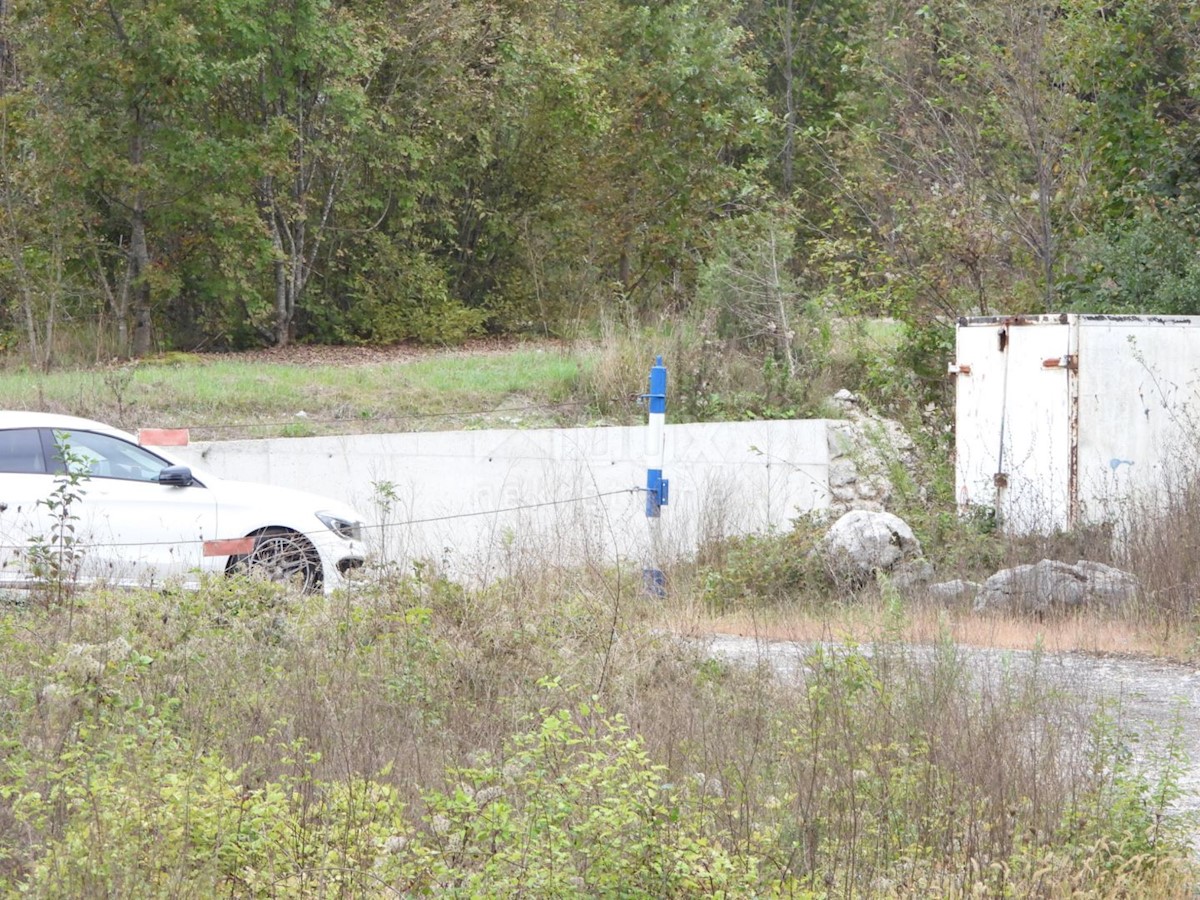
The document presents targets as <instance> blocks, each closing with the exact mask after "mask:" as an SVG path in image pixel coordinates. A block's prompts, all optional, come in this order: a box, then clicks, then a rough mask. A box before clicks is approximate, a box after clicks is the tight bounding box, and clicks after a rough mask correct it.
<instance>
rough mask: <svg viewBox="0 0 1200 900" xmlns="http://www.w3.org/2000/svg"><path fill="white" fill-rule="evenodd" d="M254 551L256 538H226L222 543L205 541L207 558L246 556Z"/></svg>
mask: <svg viewBox="0 0 1200 900" xmlns="http://www.w3.org/2000/svg"><path fill="white" fill-rule="evenodd" d="M253 551H254V538H252V537H244V538H225V539H224V540H220V541H205V542H204V555H205V556H244V555H245V554H247V553H252V552H253Z"/></svg>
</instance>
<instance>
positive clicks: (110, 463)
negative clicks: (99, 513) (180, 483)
mask: <svg viewBox="0 0 1200 900" xmlns="http://www.w3.org/2000/svg"><path fill="white" fill-rule="evenodd" d="M54 442H55V444H56V445H57V446H58V448H59V453H58V455H57V457H56V459H55V462H54V465H55V469H56V471H58V472H62V471H63V470H64V469H65V466H64V465H63V460H64V459H69V460H71V461H72V462H74V463H75V464H76V465H77V466H78V467H79V470H80V471H81V472H82V473H83V474H85V475H88V476H90V477H92V478H123V479H126V480H128V481H157V480H158V474H159V472H161V471H162V470H163V469H165V468H166V467H167V466H168V465H169V463H168V462H167V461H166V460H164V459H162V458H160V457H158V456H155V455H154V454H153V453H151V452H150V451H148V450H146V449H144V448H142V447H139V446H138V445H137V444H131V443H129V441H123V440H121V439H120V438H115V437H110V436H109V435H107V434H97V433H95V432H93V431H55V432H54Z"/></svg>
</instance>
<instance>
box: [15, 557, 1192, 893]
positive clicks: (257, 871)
mask: <svg viewBox="0 0 1200 900" xmlns="http://www.w3.org/2000/svg"><path fill="white" fill-rule="evenodd" d="M652 612H653V611H652V610H651V609H649V608H648V607H647V606H646V605H645V604H644V601H642V600H641V599H640V598H639V597H638V595H636V594H633V593H632V591H631V587H630V585H628V584H625V583H623V582H622V581H620V580H619V578H618V577H617V576H616V575H612V574H603V573H599V574H593V575H590V576H580V575H577V574H568V573H559V574H557V575H547V574H546V571H545V570H543V572H542V575H541V576H540V579H538V578H535V577H533V576H532V573H522V574H521V576H520V577H519V578H515V579H512V580H508V581H505V582H501V583H497V584H494V585H491V586H489V587H486V588H479V589H467V588H464V587H462V586H459V585H456V584H453V583H450V582H448V581H446V580H444V579H442V578H440V577H437V576H436V575H435V574H433V573H432V572H431V571H430V570H429V569H426V568H422V569H418V570H417V571H416V572H415V573H414V574H411V575H407V576H403V577H395V576H393V577H391V578H389V579H386V580H383V581H380V582H379V583H377V584H374V585H373V586H371V587H368V588H367V589H365V590H362V591H360V592H359V593H356V594H355V595H353V596H350V595H338V596H335V597H332V598H329V599H326V598H300V597H297V596H294V595H289V594H286V593H284V592H282V591H281V589H279V588H278V587H276V586H273V585H269V584H257V583H251V582H238V581H232V582H226V581H221V580H217V581H213V582H211V583H209V584H208V585H207V586H206V587H204V588H203V589H202V590H200V591H199V592H195V593H170V592H147V593H138V594H128V593H122V594H105V593H93V594H90V595H88V596H87V597H86V600H71V601H69V603H68V604H54V605H51V606H49V607H43V606H34V607H16V606H6V607H4V608H3V610H2V612H0V638H2V639H3V641H4V644H5V648H6V652H5V654H4V655H3V657H2V659H0V685H2V687H3V690H2V691H0V717H2V719H3V722H4V744H3V747H4V752H3V754H2V755H0V835H2V839H0V844H2V845H3V846H4V848H5V853H4V856H3V858H2V859H0V884H2V885H3V886H4V890H6V891H10V892H16V891H18V890H20V891H24V892H26V893H29V894H31V895H34V896H101V895H109V896H112V895H119V894H122V895H129V894H135V895H137V896H214V895H233V896H273V897H314V896H379V897H390V896H412V895H425V894H436V895H449V896H464V897H466V896H471V897H476V896H513V895H515V894H523V895H526V896H534V897H546V898H550V897H562V896H581V897H582V896H623V897H627V896H646V897H667V896H680V897H682V896H687V897H693V896H712V897H750V896H762V895H782V896H796V897H826V896H828V897H834V896H837V897H843V896H872V897H875V896H883V897H887V896H892V897H902V896H913V897H915V896H934V895H936V896H974V895H975V894H976V893H978V892H981V891H982V892H984V893H986V894H989V895H1005V894H1011V895H1014V896H1028V895H1033V894H1036V895H1039V896H1063V897H1065V896H1077V895H1078V892H1079V891H1086V892H1088V894H1089V895H1091V896H1157V897H1170V896H1183V895H1184V894H1185V893H1186V890H1187V889H1186V888H1185V887H1184V885H1185V884H1186V883H1187V878H1188V876H1189V867H1190V862H1189V854H1188V852H1187V851H1186V850H1185V847H1184V843H1183V831H1182V830H1181V828H1182V827H1183V823H1182V822H1181V821H1180V820H1179V819H1177V818H1175V817H1174V816H1173V815H1172V814H1169V813H1168V805H1169V804H1170V802H1171V801H1172V798H1173V797H1174V795H1175V792H1176V791H1177V790H1178V787H1179V784H1178V780H1177V779H1178V775H1179V772H1178V769H1177V767H1175V766H1173V765H1172V764H1170V759H1163V760H1155V759H1151V758H1145V757H1138V758H1135V757H1132V756H1130V755H1129V754H1128V753H1127V752H1126V751H1125V747H1126V744H1125V740H1124V737H1123V735H1122V733H1121V731H1120V728H1119V727H1118V726H1117V725H1116V724H1115V721H1116V720H1114V719H1113V718H1111V717H1109V716H1106V715H1099V716H1093V715H1092V714H1091V713H1089V712H1088V711H1087V707H1085V706H1084V705H1082V704H1081V703H1080V702H1078V701H1073V700H1072V699H1071V697H1070V696H1069V695H1067V694H1064V693H1063V692H1062V690H1061V689H1060V688H1055V687H1053V686H1052V683H1051V682H1050V681H1049V680H1047V678H1046V677H1045V675H1044V673H1043V672H1042V669H1041V667H1040V666H1039V665H1038V664H1037V663H1036V660H1035V662H1034V664H1033V665H1031V666H1030V667H1028V668H1026V669H1022V670H1020V671H1012V672H1008V673H1002V672H990V673H989V672H984V673H981V672H980V671H978V669H977V667H975V666H974V665H972V664H969V663H968V662H967V661H965V660H964V659H963V658H962V657H961V656H960V654H959V652H958V651H957V650H956V649H955V648H954V646H953V645H951V644H950V643H948V642H945V641H943V642H942V643H941V644H939V646H938V647H937V649H936V651H935V652H934V653H933V655H932V657H931V658H926V657H923V656H921V655H920V654H918V653H915V652H913V651H910V650H906V649H904V647H903V646H901V645H899V644H894V643H887V642H886V641H885V643H883V644H880V645H877V646H876V648H875V649H874V651H873V652H870V653H868V652H865V651H863V650H861V649H859V648H857V647H855V646H853V645H848V646H828V647H825V648H822V649H817V650H813V651H811V652H806V653H805V654H804V655H802V656H797V657H795V658H793V659H791V660H787V662H788V665H787V666H786V667H785V668H786V669H793V668H795V669H796V670H798V671H799V673H800V674H799V675H798V677H799V679H800V680H799V683H792V682H790V681H789V680H788V676H783V675H780V676H776V675H773V674H772V672H771V666H770V665H769V664H768V662H767V660H766V659H765V658H764V659H763V660H761V661H760V662H759V664H758V665H754V664H753V661H746V662H738V661H736V660H733V659H730V658H728V657H725V656H721V655H713V654H712V653H710V652H709V651H707V650H706V647H705V644H704V642H691V641H686V640H682V639H679V638H675V637H670V636H668V635H666V634H664V633H662V632H658V631H654V630H651V629H650V628H648V627H647V624H648V623H649V622H650V621H652V619H651V616H652ZM1035 736H1036V739H1035Z"/></svg>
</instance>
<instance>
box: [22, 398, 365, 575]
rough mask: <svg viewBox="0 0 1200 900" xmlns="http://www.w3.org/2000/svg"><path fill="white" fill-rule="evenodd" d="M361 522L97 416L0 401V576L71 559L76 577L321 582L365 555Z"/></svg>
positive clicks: (315, 499)
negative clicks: (225, 472) (229, 576)
mask: <svg viewBox="0 0 1200 900" xmlns="http://www.w3.org/2000/svg"><path fill="white" fill-rule="evenodd" d="M64 460H66V461H67V462H69V463H70V470H71V471H72V472H75V473H76V474H75V475H74V476H73V477H71V476H68V475H67V468H66V466H65V465H64ZM67 494H75V495H77V498H76V499H74V500H71V501H69V502H68V503H67V506H66V509H65V511H64V509H63V506H62V500H63V498H64V497H65V495H67ZM64 512H65V514H64ZM64 524H65V525H67V526H68V530H67V531H65V532H64V531H62V526H63V525H64ZM362 530H363V523H362V519H361V517H360V516H359V515H358V514H357V513H356V512H355V511H354V510H353V509H351V508H350V507H348V506H346V505H345V504H343V503H340V502H338V501H336V500H330V499H326V498H324V497H319V496H316V495H314V494H308V493H305V492H302V491H293V490H288V489H285V488H278V487H271V486H268V485H262V484H251V483H247V482H239V481H226V480H224V479H221V478H217V477H216V476H213V475H210V474H207V473H204V472H201V471H199V470H198V469H196V468H194V467H190V466H187V465H181V464H180V463H179V462H178V461H177V460H174V459H172V458H171V457H170V456H169V455H167V454H166V453H164V452H163V451H162V450H160V449H159V448H155V449H153V450H151V449H149V448H147V447H144V446H140V445H139V444H138V442H137V439H136V438H135V437H133V435H130V434H127V433H125V432H123V431H119V430H117V429H115V428H110V427H109V426H107V425H103V424H101V423H100V422H93V421H91V420H89V419H80V418H76V417H74V416H61V415H54V414H50V413H36V412H5V411H0V553H2V556H0V586H3V585H6V584H7V585H10V586H16V585H25V586H28V585H31V584H36V583H37V582H38V580H39V572H38V567H39V559H40V560H41V565H42V568H43V569H45V565H46V560H47V559H49V560H51V561H54V560H57V564H59V565H60V566H62V569H65V568H66V566H63V565H62V561H63V559H64V558H67V559H69V560H70V561H71V567H72V571H70V572H69V573H67V572H63V571H61V569H60V571H59V576H58V577H64V576H65V575H68V574H69V576H70V577H71V578H73V579H74V578H78V579H79V581H81V582H83V583H102V584H122V585H155V584H162V583H164V582H166V581H174V582H181V583H195V582H197V581H198V576H199V574H200V573H203V572H216V573H221V572H224V573H231V572H237V571H248V572H251V573H257V574H261V575H265V576H266V577H268V578H271V579H272V580H275V581H285V582H289V583H294V584H296V585H298V586H299V587H301V588H303V589H304V590H305V591H309V592H315V591H320V590H324V591H326V592H329V591H331V590H332V589H334V588H336V587H338V586H339V585H341V584H343V583H345V581H346V579H347V577H348V576H350V575H351V574H352V573H353V571H354V570H355V569H358V568H359V567H361V566H362V565H363V560H364V554H365V547H364V544H363V535H362ZM64 535H65V536H66V538H67V539H66V540H65V541H64V540H60V538H61V537H62V536H64ZM64 548H65V549H66V550H68V551H69V552H68V553H66V554H63V553H61V552H60V551H62V550H63V549H64ZM52 564H55V563H53V562H52ZM41 577H42V578H44V573H43V575H42V576H41Z"/></svg>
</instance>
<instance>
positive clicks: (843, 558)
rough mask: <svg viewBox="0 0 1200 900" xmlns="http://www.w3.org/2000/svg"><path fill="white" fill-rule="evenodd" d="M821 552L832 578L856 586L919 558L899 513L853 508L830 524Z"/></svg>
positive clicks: (913, 537)
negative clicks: (877, 574) (880, 573)
mask: <svg viewBox="0 0 1200 900" xmlns="http://www.w3.org/2000/svg"><path fill="white" fill-rule="evenodd" d="M821 553H822V555H823V556H824V560H825V566H826V568H827V569H828V570H829V573H830V574H831V575H832V576H833V578H834V580H835V581H838V582H839V583H842V584H848V585H851V586H860V585H862V584H865V583H866V582H868V581H870V580H871V579H872V578H874V577H875V574H876V573H878V572H891V571H893V570H896V569H898V568H899V567H901V565H902V564H907V563H910V562H912V561H914V560H917V559H919V558H920V556H921V544H920V542H919V541H918V540H917V538H916V535H914V534H913V532H912V529H911V528H909V527H908V523H907V522H905V521H904V520H903V519H901V518H900V517H899V516H895V515H892V514H891V513H888V512H873V511H870V510H865V509H855V510H851V511H850V512H848V513H846V514H845V515H843V516H842V517H841V518H840V519H838V520H837V521H836V522H834V523H833V525H832V526H830V528H829V531H828V532H826V534H825V537H824V538H823V539H822V541H821Z"/></svg>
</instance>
